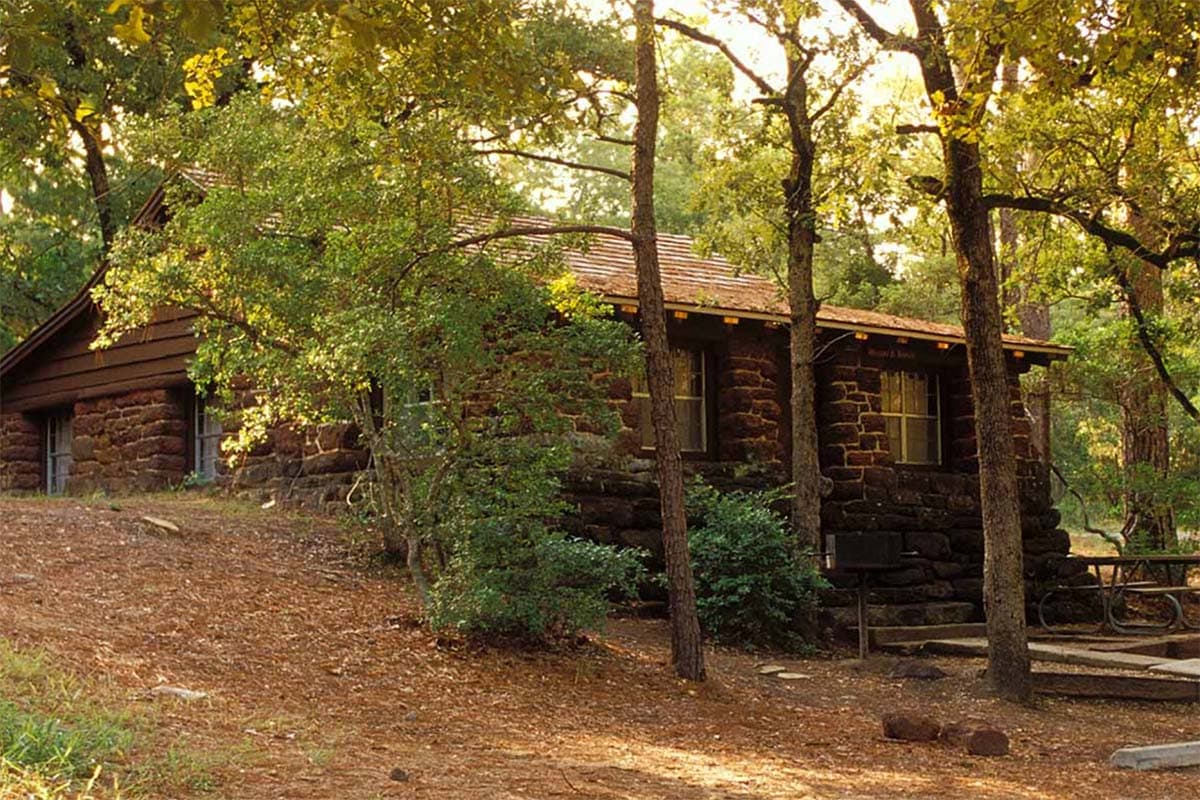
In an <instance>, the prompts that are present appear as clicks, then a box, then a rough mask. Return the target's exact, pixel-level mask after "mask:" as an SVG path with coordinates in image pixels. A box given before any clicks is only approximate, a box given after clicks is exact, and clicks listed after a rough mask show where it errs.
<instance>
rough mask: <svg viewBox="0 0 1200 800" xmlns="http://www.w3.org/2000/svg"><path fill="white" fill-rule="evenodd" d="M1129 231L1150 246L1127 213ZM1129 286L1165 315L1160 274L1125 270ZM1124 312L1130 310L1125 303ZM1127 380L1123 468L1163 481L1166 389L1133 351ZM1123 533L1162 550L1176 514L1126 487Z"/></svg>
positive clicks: (1174, 535)
mask: <svg viewBox="0 0 1200 800" xmlns="http://www.w3.org/2000/svg"><path fill="white" fill-rule="evenodd" d="M1129 221H1130V225H1131V227H1132V228H1133V229H1134V230H1135V231H1137V234H1138V238H1140V239H1141V240H1142V241H1153V240H1154V232H1153V231H1152V230H1150V226H1149V225H1147V224H1146V221H1145V219H1144V218H1143V217H1142V215H1140V214H1137V213H1135V212H1132V211H1131V212H1130V214H1129ZM1128 284H1129V287H1130V291H1131V292H1132V293H1133V296H1134V298H1135V299H1136V301H1137V304H1138V306H1140V307H1141V309H1142V313H1143V314H1145V315H1147V316H1150V317H1157V316H1160V315H1161V314H1162V312H1163V285H1162V271H1161V270H1160V269H1158V268H1157V267H1154V266H1152V265H1150V264H1136V265H1135V266H1134V267H1133V268H1132V269H1130V270H1129V274H1128ZM1126 305H1127V310H1126V313H1129V314H1131V315H1132V312H1130V311H1128V303H1127V304H1126ZM1135 351H1136V353H1137V355H1136V356H1135V358H1134V363H1133V364H1132V365H1131V370H1130V376H1129V380H1128V381H1127V383H1126V384H1125V386H1124V387H1123V388H1122V391H1121V456H1122V459H1121V463H1122V466H1123V467H1124V469H1125V471H1126V473H1127V474H1128V473H1131V472H1133V471H1135V470H1137V471H1141V472H1143V473H1144V474H1152V475H1156V476H1161V477H1164V478H1165V477H1166V476H1167V475H1168V474H1169V472H1170V470H1171V448H1170V435H1169V434H1170V431H1169V430H1168V428H1167V400H1168V398H1167V387H1166V385H1165V384H1163V382H1162V380H1160V379H1159V377H1158V374H1157V372H1156V371H1155V369H1154V365H1153V364H1152V363H1151V361H1150V358H1149V356H1147V355H1145V353H1143V352H1141V350H1140V348H1135ZM1124 500H1125V520H1126V530H1130V531H1131V533H1130V535H1131V536H1135V537H1137V539H1138V541H1139V543H1141V544H1142V545H1143V546H1145V547H1150V548H1153V549H1156V550H1163V549H1167V548H1170V547H1173V546H1175V545H1178V544H1179V536H1178V532H1177V531H1176V529H1175V519H1174V514H1173V512H1172V510H1171V509H1170V508H1162V507H1159V506H1158V504H1156V503H1155V502H1154V501H1153V498H1151V497H1148V496H1146V494H1145V493H1143V492H1139V491H1136V489H1133V488H1129V489H1127V490H1126V492H1125V498H1124Z"/></svg>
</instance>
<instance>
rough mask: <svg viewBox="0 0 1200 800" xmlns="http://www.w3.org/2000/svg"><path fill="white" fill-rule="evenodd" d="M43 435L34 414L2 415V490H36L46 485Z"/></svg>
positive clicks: (0, 435) (0, 455)
mask: <svg viewBox="0 0 1200 800" xmlns="http://www.w3.org/2000/svg"><path fill="white" fill-rule="evenodd" d="M44 435H45V434H44V433H43V431H42V427H41V425H40V423H39V422H38V419H37V418H36V417H34V416H32V415H29V414H19V413H18V414H3V415H0V491H3V492H36V491H38V490H39V489H41V488H42V487H43V481H44V480H45V478H44V476H43V474H42V437H43V436H44Z"/></svg>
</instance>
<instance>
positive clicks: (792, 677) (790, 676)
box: [775, 672, 812, 681]
mask: <svg viewBox="0 0 1200 800" xmlns="http://www.w3.org/2000/svg"><path fill="white" fill-rule="evenodd" d="M775 677H776V678H779V680H781V681H802V680H804V679H805V678H811V677H812V676H811V675H805V674H804V673H803V672H776V673H775Z"/></svg>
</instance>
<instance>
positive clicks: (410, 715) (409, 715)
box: [404, 711, 417, 722]
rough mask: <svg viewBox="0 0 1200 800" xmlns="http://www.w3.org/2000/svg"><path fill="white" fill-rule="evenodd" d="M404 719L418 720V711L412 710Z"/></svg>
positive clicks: (407, 720) (408, 720)
mask: <svg viewBox="0 0 1200 800" xmlns="http://www.w3.org/2000/svg"><path fill="white" fill-rule="evenodd" d="M404 721H405V722H416V721H417V712H415V711H410V712H408V713H407V714H405V715H404Z"/></svg>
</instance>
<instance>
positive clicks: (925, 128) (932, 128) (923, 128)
mask: <svg viewBox="0 0 1200 800" xmlns="http://www.w3.org/2000/svg"><path fill="white" fill-rule="evenodd" d="M896 133H898V134H900V135H901V136H906V135H909V134H914V133H936V134H938V135H939V136H940V135H941V133H942V129H941V128H939V127H938V126H937V125H897V126H896Z"/></svg>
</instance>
